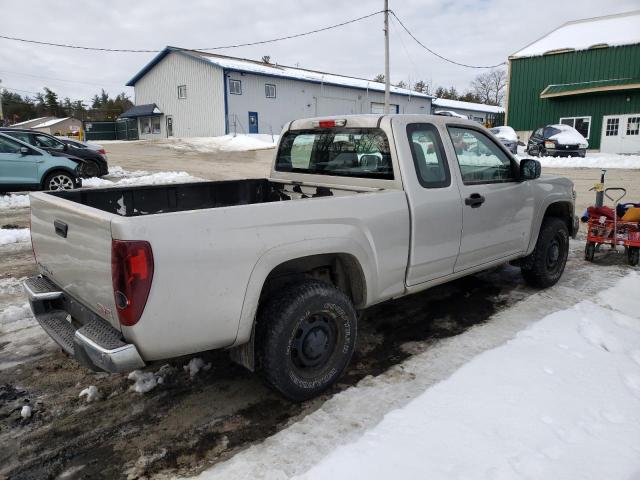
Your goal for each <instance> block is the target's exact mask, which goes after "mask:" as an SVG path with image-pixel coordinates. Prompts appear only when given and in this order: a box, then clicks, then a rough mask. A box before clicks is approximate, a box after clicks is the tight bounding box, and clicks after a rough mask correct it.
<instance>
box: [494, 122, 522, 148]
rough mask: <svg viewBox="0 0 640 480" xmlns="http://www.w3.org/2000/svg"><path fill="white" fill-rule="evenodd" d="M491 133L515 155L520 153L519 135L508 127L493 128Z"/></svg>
mask: <svg viewBox="0 0 640 480" xmlns="http://www.w3.org/2000/svg"><path fill="white" fill-rule="evenodd" d="M489 131H490V132H491V133H493V134H494V135H495V136H496V138H497V139H498V140H500V142H501V143H502V144H503V145H504V146H505V147H507V149H508V150H509V151H510V152H511V153H513V154H514V155H515V154H516V153H518V134H517V133H516V131H515V130H514V129H513V128H511V127H508V126H506V125H505V126H502V127H493V128H490V129H489Z"/></svg>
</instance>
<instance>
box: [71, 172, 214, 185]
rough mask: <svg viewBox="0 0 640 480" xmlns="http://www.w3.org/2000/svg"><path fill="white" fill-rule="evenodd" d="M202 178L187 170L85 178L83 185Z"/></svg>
mask: <svg viewBox="0 0 640 480" xmlns="http://www.w3.org/2000/svg"><path fill="white" fill-rule="evenodd" d="M201 181H203V180H202V179H201V178H198V177H193V176H191V175H189V174H188V173H187V172H158V173H150V174H147V175H140V176H122V178H120V180H107V179H106V178H97V177H94V178H85V179H84V180H82V186H83V187H117V186H123V185H160V184H166V183H183V182H201Z"/></svg>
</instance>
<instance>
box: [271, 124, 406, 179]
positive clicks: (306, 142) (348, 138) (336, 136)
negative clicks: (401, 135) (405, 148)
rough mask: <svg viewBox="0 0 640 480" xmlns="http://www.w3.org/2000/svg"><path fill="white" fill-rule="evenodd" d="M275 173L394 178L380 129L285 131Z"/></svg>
mask: <svg viewBox="0 0 640 480" xmlns="http://www.w3.org/2000/svg"><path fill="white" fill-rule="evenodd" d="M276 170H277V171H279V172H296V173H312V174H321V175H336V176H346V177H364V178H378V179H386V180H392V179H393V167H392V166H391V152H390V150H389V142H388V140H387V136H386V134H385V133H384V132H383V131H382V130H381V129H379V128H336V129H327V130H297V131H290V132H287V133H286V134H285V135H284V137H283V138H282V141H281V142H280V148H279V150H278V156H277V157H276Z"/></svg>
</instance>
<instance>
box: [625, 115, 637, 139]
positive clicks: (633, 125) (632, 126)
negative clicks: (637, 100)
mask: <svg viewBox="0 0 640 480" xmlns="http://www.w3.org/2000/svg"><path fill="white" fill-rule="evenodd" d="M627 135H640V117H629V119H628V120H627Z"/></svg>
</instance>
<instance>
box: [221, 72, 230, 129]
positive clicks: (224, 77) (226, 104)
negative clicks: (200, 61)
mask: <svg viewBox="0 0 640 480" xmlns="http://www.w3.org/2000/svg"><path fill="white" fill-rule="evenodd" d="M222 83H223V86H224V134H225V135H228V134H229V101H228V100H227V70H226V69H224V68H223V69H222Z"/></svg>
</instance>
